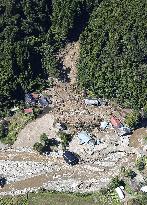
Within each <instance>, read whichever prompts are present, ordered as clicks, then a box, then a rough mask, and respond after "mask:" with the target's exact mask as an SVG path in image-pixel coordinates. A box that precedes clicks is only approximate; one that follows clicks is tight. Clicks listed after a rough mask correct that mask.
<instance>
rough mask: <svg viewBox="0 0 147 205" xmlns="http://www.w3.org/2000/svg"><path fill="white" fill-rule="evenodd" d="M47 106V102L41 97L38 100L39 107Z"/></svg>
mask: <svg viewBox="0 0 147 205" xmlns="http://www.w3.org/2000/svg"><path fill="white" fill-rule="evenodd" d="M48 104H49V103H48V100H47V98H46V97H44V96H41V97H40V98H39V100H38V105H39V106H40V107H47V106H48Z"/></svg>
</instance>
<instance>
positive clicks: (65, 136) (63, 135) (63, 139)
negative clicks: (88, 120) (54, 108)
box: [58, 132, 72, 150]
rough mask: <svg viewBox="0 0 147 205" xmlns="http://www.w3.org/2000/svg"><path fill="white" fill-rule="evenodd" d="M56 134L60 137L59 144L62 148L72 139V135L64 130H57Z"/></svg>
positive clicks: (64, 148)
mask: <svg viewBox="0 0 147 205" xmlns="http://www.w3.org/2000/svg"><path fill="white" fill-rule="evenodd" d="M58 135H59V137H60V139H61V144H62V148H63V150H66V146H68V144H69V142H70V141H71V139H72V136H71V135H70V134H66V133H64V132H59V133H58Z"/></svg>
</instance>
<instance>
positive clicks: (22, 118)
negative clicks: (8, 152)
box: [1, 112, 34, 144]
mask: <svg viewBox="0 0 147 205" xmlns="http://www.w3.org/2000/svg"><path fill="white" fill-rule="evenodd" d="M32 119H34V116H33V115H25V114H23V113H22V112H19V113H17V114H16V115H15V116H13V118H12V119H11V121H10V124H9V132H8V135H7V136H6V137H4V138H1V142H2V143H4V144H13V143H14V142H15V141H16V139H17V135H18V133H19V132H20V130H21V129H22V128H23V127H24V126H25V125H26V124H27V123H28V122H29V121H30V120H32Z"/></svg>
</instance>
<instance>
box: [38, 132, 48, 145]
mask: <svg viewBox="0 0 147 205" xmlns="http://www.w3.org/2000/svg"><path fill="white" fill-rule="evenodd" d="M40 141H41V143H43V144H44V145H45V144H47V143H48V141H49V139H48V137H47V135H46V133H43V134H42V135H41V136H40Z"/></svg>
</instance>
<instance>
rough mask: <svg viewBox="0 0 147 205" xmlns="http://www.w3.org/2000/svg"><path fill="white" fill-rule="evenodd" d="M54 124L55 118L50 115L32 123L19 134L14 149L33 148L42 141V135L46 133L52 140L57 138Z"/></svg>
mask: <svg viewBox="0 0 147 205" xmlns="http://www.w3.org/2000/svg"><path fill="white" fill-rule="evenodd" d="M53 123H54V116H53V115H52V114H50V113H49V114H46V115H44V116H42V117H41V118H38V119H36V120H34V121H32V122H31V123H29V124H28V125H26V126H25V128H24V129H22V130H21V132H20V133H19V134H18V138H17V140H16V141H15V143H14V145H13V147H14V148H16V147H32V146H33V145H34V144H35V142H38V141H39V140H40V135H41V134H43V133H46V134H47V135H48V136H49V137H50V138H53V137H55V130H54V128H53Z"/></svg>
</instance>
